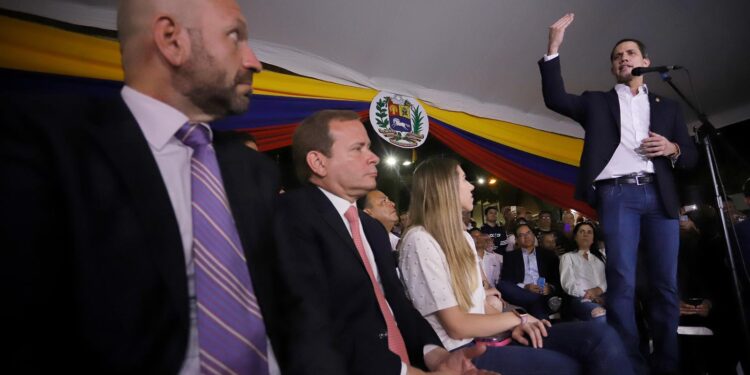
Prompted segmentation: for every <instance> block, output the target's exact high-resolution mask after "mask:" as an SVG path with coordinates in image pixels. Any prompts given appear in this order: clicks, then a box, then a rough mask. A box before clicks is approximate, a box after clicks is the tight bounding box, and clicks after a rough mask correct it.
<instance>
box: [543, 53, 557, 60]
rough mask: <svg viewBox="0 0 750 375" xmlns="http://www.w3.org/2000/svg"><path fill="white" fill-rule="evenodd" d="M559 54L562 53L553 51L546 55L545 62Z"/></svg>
mask: <svg viewBox="0 0 750 375" xmlns="http://www.w3.org/2000/svg"><path fill="white" fill-rule="evenodd" d="M557 56H560V54H559V53H553V54H551V55H544V62H547V61H550V60H552V59H554V58H556V57H557Z"/></svg>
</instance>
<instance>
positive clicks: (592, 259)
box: [560, 250, 607, 298]
mask: <svg viewBox="0 0 750 375" xmlns="http://www.w3.org/2000/svg"><path fill="white" fill-rule="evenodd" d="M584 254H588V259H586V257H585V256H584ZM560 282H561V283H562V287H563V290H565V293H568V294H569V295H571V296H573V297H579V298H580V297H583V295H584V294H586V291H587V290H589V289H591V288H596V287H599V288H602V291H603V292H606V291H607V277H606V275H605V273H604V262H602V261H601V259H599V258H598V257H597V256H595V255H594V254H591V253H590V252H589V251H588V250H578V251H574V252H569V253H565V254H563V255H562V256H561V257H560Z"/></svg>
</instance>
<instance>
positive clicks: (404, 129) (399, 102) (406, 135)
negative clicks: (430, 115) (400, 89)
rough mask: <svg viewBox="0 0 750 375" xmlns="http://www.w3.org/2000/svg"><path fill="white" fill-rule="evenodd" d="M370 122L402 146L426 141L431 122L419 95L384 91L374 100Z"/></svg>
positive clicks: (395, 143)
mask: <svg viewBox="0 0 750 375" xmlns="http://www.w3.org/2000/svg"><path fill="white" fill-rule="evenodd" d="M370 123H371V124H372V127H373V129H375V132H377V133H378V135H380V137H381V138H383V139H385V140H387V141H388V142H389V143H390V144H392V145H395V146H398V147H402V148H416V147H418V146H420V145H421V144H422V143H424V141H425V139H426V138H427V133H428V130H429V126H430V125H429V122H428V119H427V113H426V112H425V110H424V108H423V107H422V105H421V104H419V102H418V101H417V100H416V99H414V98H411V97H407V96H402V95H395V94H390V93H384V92H381V93H379V94H378V95H377V96H376V97H375V99H373V100H372V103H371V104H370Z"/></svg>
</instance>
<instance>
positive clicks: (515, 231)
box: [513, 222, 536, 237]
mask: <svg viewBox="0 0 750 375" xmlns="http://www.w3.org/2000/svg"><path fill="white" fill-rule="evenodd" d="M521 227H526V228H529V232H531V234H532V235H533V236H534V237H536V231H535V230H534V228H532V227H531V225H529V224H527V223H525V222H524V223H518V225H516V229H515V230H514V231H513V233H515V234H516V237H518V230H519V229H521Z"/></svg>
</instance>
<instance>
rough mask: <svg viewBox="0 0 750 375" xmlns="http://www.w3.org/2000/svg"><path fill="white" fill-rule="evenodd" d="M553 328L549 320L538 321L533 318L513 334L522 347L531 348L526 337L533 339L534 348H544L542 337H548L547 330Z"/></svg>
mask: <svg viewBox="0 0 750 375" xmlns="http://www.w3.org/2000/svg"><path fill="white" fill-rule="evenodd" d="M548 327H552V323H550V322H549V321H548V320H546V319H545V320H537V319H535V318H533V317H529V321H528V322H526V323H524V324H519V325H517V326H516V327H515V328H513V331H512V333H511V337H513V340H516V341H517V342H518V343H519V344H521V345H526V346H529V340H527V339H526V337H525V336H528V337H529V339H531V346H532V347H534V348H542V347H544V344H543V343H542V337H547V328H548Z"/></svg>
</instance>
